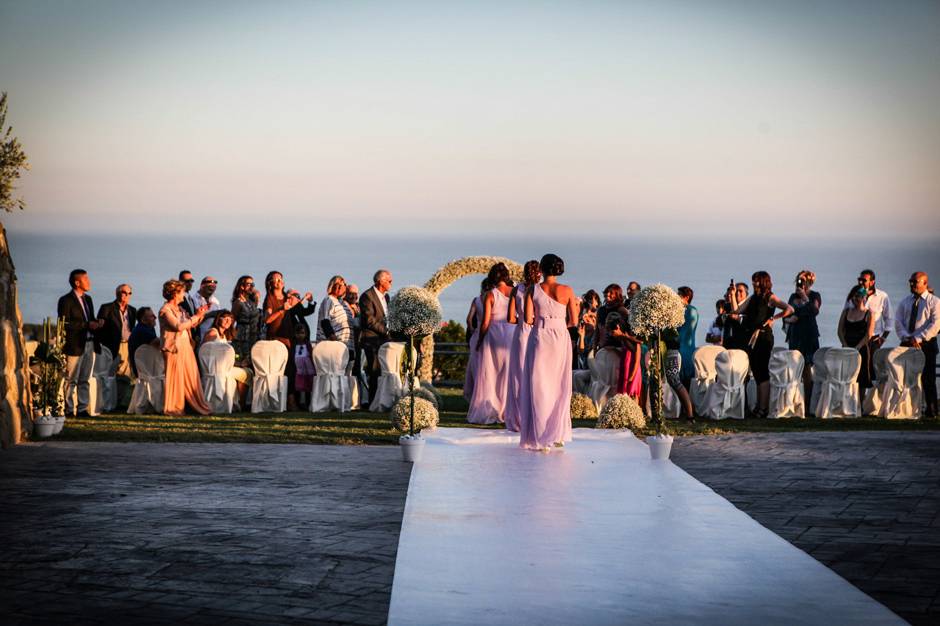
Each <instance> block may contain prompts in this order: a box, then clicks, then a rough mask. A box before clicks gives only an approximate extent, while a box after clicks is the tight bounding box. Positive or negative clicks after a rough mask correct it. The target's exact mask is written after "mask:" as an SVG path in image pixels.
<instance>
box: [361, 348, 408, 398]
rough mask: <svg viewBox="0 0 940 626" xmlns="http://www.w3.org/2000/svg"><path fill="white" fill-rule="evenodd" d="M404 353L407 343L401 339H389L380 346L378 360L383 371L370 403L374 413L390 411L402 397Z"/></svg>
mask: <svg viewBox="0 0 940 626" xmlns="http://www.w3.org/2000/svg"><path fill="white" fill-rule="evenodd" d="M404 353H405V344H404V343H403V342H401V341H389V342H387V343H383V344H382V347H380V348H379V354H378V360H379V367H381V368H382V373H381V374H379V378H378V382H377V383H376V385H375V397H374V398H372V403H371V404H369V410H370V411H372V412H373V413H384V412H385V411H388V410H389V409H391V408H392V406H394V405H395V403H396V402H398V399H399V398H401V397H402V394H403V393H404V387H403V386H402V382H401V369H402V364H401V359H402V356H403V355H404Z"/></svg>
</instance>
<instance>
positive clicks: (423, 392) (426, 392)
mask: <svg viewBox="0 0 940 626" xmlns="http://www.w3.org/2000/svg"><path fill="white" fill-rule="evenodd" d="M415 397H416V398H421V399H423V400H427V401H428V402H430V403H431V404H433V405H434V408H435V409H437V408H440V406H441V405H440V402H438V401H437V396H435V395H434V394H433V393H432V392H431V390H430V389H426V388H425V387H424V383H421V386H420V387H415Z"/></svg>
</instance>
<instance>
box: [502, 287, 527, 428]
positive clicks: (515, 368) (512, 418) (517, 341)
mask: <svg viewBox="0 0 940 626" xmlns="http://www.w3.org/2000/svg"><path fill="white" fill-rule="evenodd" d="M516 319H518V320H519V323H518V324H516V326H515V328H514V329H513V331H512V343H511V344H510V345H509V389H508V392H507V395H506V430H511V431H513V432H516V433H517V432H519V420H520V416H521V415H522V410H521V406H520V404H519V394H520V393H521V391H522V382H523V381H524V380H525V377H526V376H525V352H526V346H527V345H528V343H529V331H531V330H532V327H531V326H529V325H528V324H526V323H525V285H519V289H517V290H516Z"/></svg>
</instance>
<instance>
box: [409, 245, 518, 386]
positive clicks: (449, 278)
mask: <svg viewBox="0 0 940 626" xmlns="http://www.w3.org/2000/svg"><path fill="white" fill-rule="evenodd" d="M500 262H502V263H505V264H506V267H507V268H509V274H510V276H512V279H513V280H515V281H519V280H522V266H521V265H519V264H518V263H516V262H515V261H513V260H512V259H507V258H506V257H501V256H468V257H464V258H462V259H455V260H453V261H450V262H449V263H446V264H444V265H443V266H442V267H441V268H440V269H438V270H437V271H436V272H434V274H433V275H432V276H431V278H429V279H428V282H426V283H424V288H425V289H427V290H429V291H430V292H431V293H433V294H434V295H440V293H441V292H442V291H444V290H445V289H447V288H448V287H450V286H451V285H452V284H453V283H455V282H457V281H458V280H460V279H461V278H465V277H467V276H473V275H474V274H487V273H489V271H490V268H491V267H493V266H494V265H496V264H497V263H500ZM421 354H422V355H423V356H424V358H423V360H422V361H421V371H420V372H419V373H418V378H420V379H421V380H426V381H430V380H431V379H432V378H433V376H434V337H433V335H428V336H426V337H425V338H424V339H422V340H421Z"/></svg>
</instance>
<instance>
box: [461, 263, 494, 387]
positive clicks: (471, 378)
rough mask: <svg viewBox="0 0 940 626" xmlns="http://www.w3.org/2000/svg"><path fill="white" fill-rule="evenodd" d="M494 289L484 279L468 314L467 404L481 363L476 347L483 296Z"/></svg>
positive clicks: (481, 318)
mask: <svg viewBox="0 0 940 626" xmlns="http://www.w3.org/2000/svg"><path fill="white" fill-rule="evenodd" d="M492 288H493V285H492V284H490V279H489V276H487V277H486V278H484V279H483V282H481V283H480V295H479V296H477V297H476V298H474V299H473V302H471V303H470V312H468V313H467V333H468V334H469V335H470V338H469V339H467V344H468V345H469V346H470V353H469V358H468V359H467V374H466V376H465V377H464V381H463V397H464V399H465V400H466V401H467V402H470V399H471V398H473V388H474V385H475V384H476V372H477V366H478V364H479V362H480V353H479V351H478V350H477V349H476V345H477V335H478V332H477V331H478V330H479V328H480V323H481V322H482V321H483V296H484V295H485V294H486V292H488V291H489V290H490V289H492Z"/></svg>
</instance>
